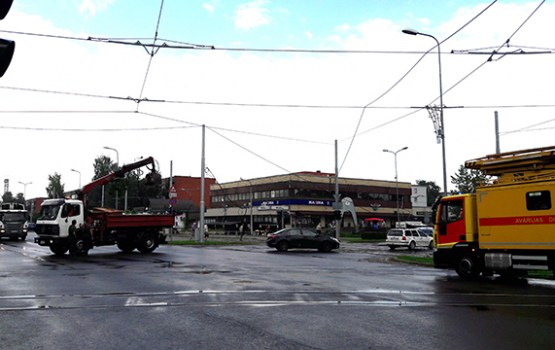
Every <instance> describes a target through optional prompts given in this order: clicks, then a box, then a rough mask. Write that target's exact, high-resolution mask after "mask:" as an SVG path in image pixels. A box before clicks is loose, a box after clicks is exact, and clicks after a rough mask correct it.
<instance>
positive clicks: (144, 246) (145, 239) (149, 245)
mask: <svg viewBox="0 0 555 350" xmlns="http://www.w3.org/2000/svg"><path fill="white" fill-rule="evenodd" d="M156 247H158V239H157V238H156V236H155V235H153V234H151V233H147V234H145V235H143V236H142V237H141V238H140V239H139V243H138V244H137V249H138V250H139V251H140V252H141V253H143V254H146V253H152V252H153V251H154V249H156Z"/></svg>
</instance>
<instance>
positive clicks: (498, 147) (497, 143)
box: [495, 111, 501, 153]
mask: <svg viewBox="0 0 555 350" xmlns="http://www.w3.org/2000/svg"><path fill="white" fill-rule="evenodd" d="M495 153H501V147H500V146H499V115H498V113H497V111H495Z"/></svg>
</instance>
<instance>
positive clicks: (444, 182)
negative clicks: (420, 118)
mask: <svg viewBox="0 0 555 350" xmlns="http://www.w3.org/2000/svg"><path fill="white" fill-rule="evenodd" d="M403 33H405V34H409V35H423V36H427V37H429V38H432V39H434V41H435V42H436V45H437V62H438V66H439V122H440V124H441V127H440V135H439V137H440V138H441V152H442V160H443V193H445V194H446V193H447V160H446V156H445V125H444V123H443V81H442V80H443V79H442V74H441V49H440V45H439V41H438V40H437V38H436V37H435V36H433V35H431V34H426V33H421V32H419V31H416V30H413V29H403Z"/></svg>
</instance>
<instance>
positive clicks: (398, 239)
mask: <svg viewBox="0 0 555 350" xmlns="http://www.w3.org/2000/svg"><path fill="white" fill-rule="evenodd" d="M385 244H386V245H387V246H389V249H391V250H393V249H395V248H397V247H404V248H408V249H410V250H413V249H416V247H423V248H429V249H433V247H434V239H433V237H432V236H430V235H427V234H425V233H424V232H422V233H420V232H419V230H418V229H416V228H393V229H391V230H389V232H387V238H386V240H385Z"/></svg>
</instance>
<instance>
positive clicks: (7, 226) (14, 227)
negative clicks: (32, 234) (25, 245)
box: [0, 202, 29, 241]
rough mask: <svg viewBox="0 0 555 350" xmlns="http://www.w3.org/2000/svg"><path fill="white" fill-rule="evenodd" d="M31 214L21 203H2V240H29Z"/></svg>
mask: <svg viewBox="0 0 555 350" xmlns="http://www.w3.org/2000/svg"><path fill="white" fill-rule="evenodd" d="M28 228H29V213H27V210H26V209H25V205H23V204H21V203H11V202H10V203H7V202H6V203H2V204H1V205H0V238H3V237H6V238H9V239H12V240H17V239H20V240H22V241H24V240H25V238H27V231H28Z"/></svg>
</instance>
